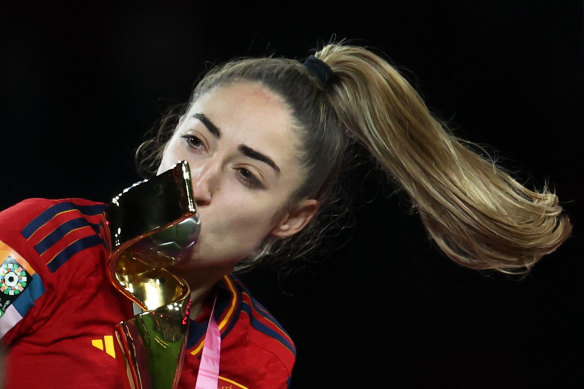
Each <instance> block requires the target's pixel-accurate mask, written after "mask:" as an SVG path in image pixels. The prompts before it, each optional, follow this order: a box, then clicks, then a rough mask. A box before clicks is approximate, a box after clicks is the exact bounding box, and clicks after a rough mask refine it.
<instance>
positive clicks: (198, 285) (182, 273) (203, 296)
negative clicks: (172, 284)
mask: <svg viewBox="0 0 584 389" xmlns="http://www.w3.org/2000/svg"><path fill="white" fill-rule="evenodd" d="M173 273H174V274H176V275H177V276H178V277H181V278H183V279H184V280H185V281H186V282H187V284H189V287H190V289H191V308H190V314H189V317H190V318H191V319H195V318H196V317H197V316H199V315H200V314H202V313H203V307H204V306H205V302H206V301H207V299H208V298H209V295H210V294H211V292H212V291H213V287H214V286H215V285H216V284H217V282H219V281H220V280H221V279H222V278H223V275H225V274H227V273H228V272H223V271H217V270H216V269H196V270H195V269H192V270H187V269H181V268H176V269H174V270H173Z"/></svg>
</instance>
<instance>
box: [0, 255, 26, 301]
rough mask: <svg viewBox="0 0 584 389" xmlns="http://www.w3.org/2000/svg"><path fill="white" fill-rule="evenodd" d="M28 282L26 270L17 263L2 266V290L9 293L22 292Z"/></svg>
mask: <svg viewBox="0 0 584 389" xmlns="http://www.w3.org/2000/svg"><path fill="white" fill-rule="evenodd" d="M27 282H28V278H27V274H26V271H25V270H24V269H23V268H22V267H21V266H19V265H18V264H15V263H3V264H2V266H0V291H1V292H2V293H4V294H7V295H11V296H13V295H16V294H20V292H22V291H23V290H24V288H26V285H27Z"/></svg>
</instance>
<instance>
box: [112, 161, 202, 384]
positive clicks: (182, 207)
mask: <svg viewBox="0 0 584 389" xmlns="http://www.w3.org/2000/svg"><path fill="white" fill-rule="evenodd" d="M106 220H107V226H108V228H106V231H108V232H109V240H110V242H109V243H110V244H111V246H110V249H111V254H110V259H109V263H108V268H109V271H108V274H109V275H110V278H111V281H112V283H113V284H114V285H115V286H116V288H117V289H118V290H119V291H120V292H122V293H123V294H124V295H125V296H126V297H127V298H129V299H130V300H132V301H133V302H134V304H135V305H137V306H138V307H139V308H140V309H141V310H143V312H142V313H139V314H137V315H136V316H134V317H133V318H130V319H128V320H124V321H122V322H121V323H119V324H118V325H116V327H115V332H116V338H117V340H118V345H119V346H120V349H121V352H122V354H123V355H124V362H125V369H126V372H127V375H128V386H129V387H130V388H132V389H167V388H168V389H172V388H175V387H176V385H177V383H178V380H179V378H180V371H181V367H182V361H183V357H184V352H185V348H186V337H187V331H188V309H189V304H190V289H189V286H188V284H187V283H186V282H185V281H184V280H183V279H181V278H179V277H177V276H176V275H174V274H172V273H171V272H170V271H169V270H168V268H169V267H170V266H172V265H173V264H174V263H176V262H177V261H180V260H181V259H182V258H184V257H185V256H188V255H190V252H191V250H192V248H193V246H194V245H195V243H196V241H197V238H198V235H199V230H200V221H199V217H198V214H197V209H196V205H195V202H194V200H193V194H192V187H191V179H190V171H189V166H188V163H187V162H185V161H181V162H179V163H178V164H176V165H175V166H174V167H173V168H172V169H170V170H168V171H167V172H164V173H162V174H160V175H158V176H156V177H154V178H151V179H149V180H145V181H142V182H140V183H137V184H134V185H133V186H131V187H130V188H128V189H126V190H124V191H123V192H122V193H121V194H119V195H118V196H116V197H114V198H113V199H112V201H111V203H110V204H109V205H108V207H107V209H106Z"/></svg>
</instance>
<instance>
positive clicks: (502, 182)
mask: <svg viewBox="0 0 584 389" xmlns="http://www.w3.org/2000/svg"><path fill="white" fill-rule="evenodd" d="M316 57H318V58H319V59H321V60H322V61H324V62H325V63H326V64H328V65H329V66H330V67H331V69H332V71H333V72H334V75H335V79H334V80H333V82H331V83H330V85H329V88H328V90H327V92H326V98H327V99H328V102H329V104H330V106H331V107H332V108H333V110H334V112H335V114H336V116H337V118H338V121H339V123H338V124H339V127H341V128H345V129H346V130H347V131H349V133H350V136H352V137H354V138H355V139H357V140H358V141H359V142H360V143H361V144H362V145H363V146H364V147H365V148H366V149H367V150H369V152H370V153H371V154H372V155H373V156H374V157H375V158H376V160H377V161H378V162H379V163H380V164H381V165H382V166H383V168H384V169H385V170H386V171H387V173H388V174H389V175H390V176H391V177H392V178H393V179H394V180H395V181H396V182H397V184H398V185H399V186H401V187H402V188H403V190H404V191H405V192H406V193H407V194H408V195H409V196H410V198H411V201H412V205H413V206H414V207H415V208H416V209H417V210H418V212H419V214H420V217H421V219H422V222H423V223H424V225H425V228H426V229H427V231H428V233H429V235H430V236H431V237H432V239H433V240H434V241H435V242H436V244H437V245H438V246H439V247H440V249H441V250H442V251H444V253H446V254H447V255H448V256H449V257H450V258H452V260H454V261H455V262H457V263H459V264H461V265H463V266H466V267H469V268H472V269H495V270H499V271H502V272H509V273H521V272H526V271H528V270H529V269H530V268H531V267H532V266H533V265H534V264H535V263H536V262H537V261H538V260H539V259H540V258H541V257H542V256H544V255H546V254H549V253H551V252H552V251H554V250H555V249H556V248H557V247H558V246H559V245H560V244H561V243H562V242H563V241H565V240H566V239H567V238H568V237H569V235H570V233H571V229H572V227H571V224H570V221H569V219H568V218H567V217H566V216H565V215H564V214H562V208H561V206H560V205H559V204H558V198H557V196H556V195H555V194H553V193H550V192H549V191H548V190H547V189H545V188H544V190H543V191H542V192H541V193H539V192H535V191H531V190H529V189H527V188H525V187H524V186H523V185H521V184H519V183H518V182H517V181H515V180H514V179H513V178H512V177H510V176H509V175H508V174H507V173H505V172H504V171H502V170H501V169H500V168H498V167H497V166H495V164H494V162H493V161H491V160H488V159H485V158H483V157H481V156H480V155H478V154H476V153H475V152H473V151H472V150H471V149H470V148H468V147H467V146H466V145H465V144H467V142H465V141H462V140H460V139H457V138H456V137H455V136H454V135H452V134H451V133H450V132H449V131H448V129H447V128H446V127H445V126H444V125H443V124H442V123H440V122H439V121H438V120H436V119H435V118H434V117H433V116H432V115H431V113H430V112H429V110H428V108H427V107H426V105H425V104H424V102H423V100H422V99H421V98H420V96H419V95H418V93H417V92H416V91H415V89H414V88H413V87H412V86H411V85H410V84H409V83H408V81H407V80H406V79H405V78H404V77H402V76H401V75H400V74H399V73H398V71H396V70H395V69H394V68H393V67H392V66H391V65H390V64H389V63H387V62H386V61H385V60H383V59H382V58H380V57H379V56H377V55H375V54H374V53H372V52H371V51H368V50H366V49H364V48H361V47H353V46H342V45H327V46H325V47H324V48H323V49H322V50H321V51H319V52H318V53H316Z"/></svg>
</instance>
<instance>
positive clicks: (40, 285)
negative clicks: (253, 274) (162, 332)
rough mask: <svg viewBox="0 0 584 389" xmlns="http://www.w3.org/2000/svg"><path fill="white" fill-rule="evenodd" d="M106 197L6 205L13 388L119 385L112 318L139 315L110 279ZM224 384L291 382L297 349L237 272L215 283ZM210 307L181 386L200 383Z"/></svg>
mask: <svg viewBox="0 0 584 389" xmlns="http://www.w3.org/2000/svg"><path fill="white" fill-rule="evenodd" d="M104 210H105V205H104V204H102V203H95V202H92V201H88V200H83V199H65V200H46V199H29V200H25V201H23V202H21V203H19V204H17V205H15V206H13V207H11V208H8V209H6V210H4V211H2V212H0V337H2V338H3V341H4V343H5V345H6V347H7V348H8V355H7V359H6V366H5V387H6V389H11V388H19V389H20V388H38V387H47V385H48V386H49V387H54V388H63V389H65V388H100V389H107V388H116V389H117V388H119V387H121V386H122V382H123V381H124V380H127V378H126V372H125V371H124V370H123V369H120V361H119V358H122V355H119V354H120V353H119V352H116V347H114V346H115V345H114V342H115V339H114V338H115V336H114V326H115V325H116V324H117V323H119V322H120V321H122V320H126V319H129V318H131V317H132V316H134V313H133V308H132V302H131V301H130V300H129V299H127V298H126V297H125V296H123V295H122V294H121V293H120V292H118V291H117V290H116V288H115V287H114V286H113V285H112V284H111V283H110V281H109V277H108V274H107V268H106V261H107V258H108V251H107V249H106V246H107V244H106V241H105V236H106V235H105V231H104V228H105V224H104V223H105V219H104V213H103V212H104ZM216 296H217V302H216V306H215V314H214V317H215V320H216V322H217V324H218V326H219V330H220V332H221V338H222V341H221V357H220V372H219V376H220V377H219V388H254V389H256V388H259V389H261V388H286V387H288V386H289V383H290V377H291V373H292V368H293V365H294V360H295V347H294V344H293V343H292V341H291V339H290V337H289V336H288V335H287V334H286V332H285V331H284V330H283V329H282V328H281V326H280V325H279V324H278V323H277V321H276V320H275V319H274V318H273V317H272V316H271V315H270V314H269V313H268V312H267V311H266V309H265V308H264V307H262V306H261V305H260V304H259V303H258V302H257V301H256V300H255V299H254V298H253V297H252V296H251V295H250V293H249V291H248V290H247V289H246V288H245V286H244V285H243V284H242V283H241V282H240V281H239V280H237V279H236V278H234V277H232V276H225V277H224V279H223V280H222V281H221V282H219V284H218V285H217V287H216ZM209 312H210V307H208V306H207V307H205V313H203V314H202V315H201V317H199V318H197V320H192V321H191V323H190V327H189V338H188V341H187V351H186V353H185V360H184V363H183V369H182V372H181V379H180V383H179V388H185V389H186V388H189V389H192V388H194V387H195V382H196V376H197V372H198V367H199V363H200V358H201V352H202V348H203V343H204V342H203V341H204V336H205V332H206V328H207V321H208V315H209Z"/></svg>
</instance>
